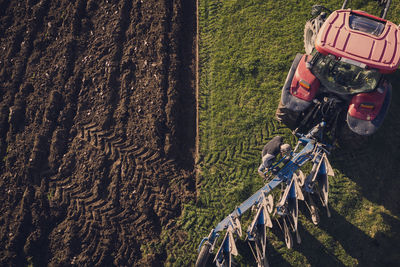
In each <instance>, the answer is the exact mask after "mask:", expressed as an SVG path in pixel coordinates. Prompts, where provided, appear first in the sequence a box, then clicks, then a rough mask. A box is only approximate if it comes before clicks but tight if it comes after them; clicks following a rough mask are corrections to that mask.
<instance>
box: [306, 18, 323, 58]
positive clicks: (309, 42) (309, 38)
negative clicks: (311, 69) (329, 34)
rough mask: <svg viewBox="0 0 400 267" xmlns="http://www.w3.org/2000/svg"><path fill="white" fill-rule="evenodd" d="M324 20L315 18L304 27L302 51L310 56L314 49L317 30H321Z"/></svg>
mask: <svg viewBox="0 0 400 267" xmlns="http://www.w3.org/2000/svg"><path fill="white" fill-rule="evenodd" d="M322 24H324V20H322V19H320V18H315V19H312V20H309V21H307V22H306V25H305V26H304V50H305V51H306V53H307V54H308V55H311V52H312V51H313V49H314V47H315V39H316V38H317V34H318V32H319V29H321V27H322Z"/></svg>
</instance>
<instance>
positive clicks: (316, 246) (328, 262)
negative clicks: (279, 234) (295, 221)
mask: <svg viewBox="0 0 400 267" xmlns="http://www.w3.org/2000/svg"><path fill="white" fill-rule="evenodd" d="M299 233H300V237H301V244H297V243H296V244H295V246H294V249H296V250H297V251H299V252H300V253H301V254H303V255H304V256H305V257H306V258H307V260H308V262H309V264H310V265H311V266H326V267H329V266H332V267H340V266H345V265H344V264H343V263H342V262H341V261H340V260H339V259H338V258H337V257H336V256H335V255H334V254H333V253H332V252H330V251H329V250H328V249H327V248H325V247H324V246H323V245H322V244H321V242H320V241H319V240H318V239H316V238H315V237H314V236H312V235H311V234H310V233H309V232H308V231H307V230H306V229H305V228H304V227H302V225H301V224H299ZM293 237H295V236H293Z"/></svg>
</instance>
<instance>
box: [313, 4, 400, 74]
mask: <svg viewBox="0 0 400 267" xmlns="http://www.w3.org/2000/svg"><path fill="white" fill-rule="evenodd" d="M315 48H316V49H317V50H318V51H319V52H320V53H322V54H332V55H335V56H337V57H341V58H342V57H343V58H347V59H350V60H354V61H357V62H360V63H362V64H365V65H367V66H369V67H371V68H376V69H378V70H379V71H380V72H382V73H391V72H394V71H395V70H396V69H397V68H398V66H399V63H400V28H399V27H398V26H397V25H395V24H394V23H392V22H390V21H387V20H384V19H381V18H378V17H375V16H372V15H369V14H367V13H365V12H362V11H352V10H350V9H347V10H337V11H334V12H333V13H332V14H331V15H330V16H329V17H328V18H327V20H326V21H325V23H324V24H323V25H322V27H321V29H320V31H319V33H318V35H317V38H316V41H315Z"/></svg>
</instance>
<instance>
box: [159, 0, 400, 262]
mask: <svg viewBox="0 0 400 267" xmlns="http://www.w3.org/2000/svg"><path fill="white" fill-rule="evenodd" d="M317 3H320V4H323V5H325V6H326V7H328V8H330V9H339V8H340V7H341V5H342V1H320V2H317V1H305V0H297V1H294V0H290V1H289V0H286V1H285V0H280V1H278V0H276V1H275V0H274V1H273V0H219V1H218V0H200V8H199V11H200V23H199V26H200V99H199V105H200V111H199V112H200V113H199V119H200V125H199V129H200V144H199V145H200V152H199V153H200V159H199V162H198V168H199V173H200V174H199V177H198V180H197V199H196V200H195V201H193V203H188V204H187V205H186V206H185V209H184V213H183V215H182V216H181V218H180V220H179V221H178V226H179V229H180V233H182V238H184V240H185V243H184V246H180V247H177V246H173V247H172V248H171V249H170V250H169V251H168V255H167V257H168V259H167V265H173V266H190V265H193V264H194V262H195V260H196V257H197V247H198V245H199V242H200V241H201V239H202V237H204V236H207V235H208V233H209V231H210V230H211V229H212V228H214V227H215V226H216V224H217V223H218V222H219V221H220V220H222V219H223V218H224V217H225V216H227V215H228V214H229V213H230V212H232V211H233V209H234V208H235V206H236V205H238V204H240V203H241V202H242V201H244V200H245V199H246V198H247V197H249V196H250V195H251V194H252V193H253V192H255V191H256V190H257V189H258V188H259V187H260V186H262V181H261V179H260V178H259V176H258V175H257V171H256V170H257V167H258V165H259V163H260V151H261V149H262V147H263V145H264V144H265V143H266V142H267V141H268V140H270V139H271V138H272V137H274V136H275V135H277V134H280V135H283V136H284V137H285V139H286V141H288V142H291V143H292V144H295V143H296V139H295V138H294V137H293V136H292V135H291V133H290V131H289V129H287V128H285V127H284V126H283V125H280V124H278V123H277V122H276V121H274V119H273V116H274V112H275V109H276V107H277V105H278V102H279V97H280V91H281V87H282V85H283V82H284V80H285V78H286V75H287V71H288V70H289V68H290V65H291V63H292V61H293V59H294V57H295V55H296V53H304V48H303V28H304V24H305V22H306V20H308V19H310V18H311V15H310V11H311V6H312V5H313V4H317ZM350 6H351V7H352V8H353V9H362V10H364V11H367V12H370V13H373V14H379V13H378V11H377V8H376V7H377V5H376V3H375V2H374V1H360V0H359V1H350ZM387 18H388V19H389V20H391V21H393V22H395V23H396V24H398V23H400V1H396V0H394V1H393V3H392V7H391V9H390V11H389V14H388V17H387ZM389 78H390V79H391V81H392V84H393V99H392V105H391V109H390V114H389V115H388V117H387V118H386V120H385V123H384V125H383V127H382V128H381V129H380V130H379V132H378V133H376V134H375V135H374V136H373V137H372V138H371V139H370V140H369V142H368V144H367V145H366V146H365V147H363V148H361V149H359V150H357V151H349V150H346V149H345V148H343V149H341V150H336V151H334V153H333V154H331V155H330V160H331V163H332V166H333V168H334V171H335V175H336V176H335V177H334V178H332V179H331V178H330V184H331V187H330V206H331V212H332V217H331V218H327V216H326V212H325V210H323V209H321V212H320V215H321V222H320V225H319V226H314V225H313V224H312V222H311V220H310V219H309V218H308V217H309V216H308V213H307V212H306V210H305V209H304V206H303V204H301V205H302V208H301V210H302V211H303V212H302V215H301V216H300V235H301V238H302V241H303V242H302V244H301V245H297V244H295V246H294V249H291V250H289V249H287V248H286V246H285V244H284V241H283V234H282V233H280V230H279V229H278V227H277V225H276V224H275V225H274V229H272V231H270V232H269V239H268V241H269V243H268V250H269V253H268V257H269V263H270V265H271V266H383V265H385V264H387V265H389V264H391V266H394V265H395V264H399V263H400V253H399V242H400V219H399V218H400V207H399V204H398V203H399V200H400V195H399V193H398V192H400V177H399V172H400V152H399V149H400V141H399V137H400V120H399V119H398V113H399V112H400V92H399V90H400V83H399V81H400V75H399V74H398V73H396V74H394V75H392V76H390V77H389ZM249 220H250V218H249V217H248V216H247V217H246V216H244V218H243V220H242V229H243V230H244V231H245V230H246V229H247V225H248V222H249ZM237 245H238V248H239V250H240V253H241V256H239V257H236V261H237V262H238V263H239V264H240V265H241V266H254V265H256V263H255V261H254V260H253V258H252V256H251V253H250V250H249V249H248V246H247V244H246V243H245V242H244V241H238V244H237Z"/></svg>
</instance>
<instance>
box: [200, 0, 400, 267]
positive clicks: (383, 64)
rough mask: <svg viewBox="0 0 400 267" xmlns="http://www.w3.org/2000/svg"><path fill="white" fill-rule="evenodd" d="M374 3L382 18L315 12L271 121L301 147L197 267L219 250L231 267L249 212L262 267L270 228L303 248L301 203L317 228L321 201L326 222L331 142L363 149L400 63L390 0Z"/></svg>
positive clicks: (214, 239) (214, 233) (206, 246)
mask: <svg viewBox="0 0 400 267" xmlns="http://www.w3.org/2000/svg"><path fill="white" fill-rule="evenodd" d="M377 2H378V3H379V5H380V6H381V7H382V11H381V14H380V17H377V16H374V15H370V14H368V13H366V12H364V11H359V10H351V9H348V8H347V3H348V0H345V1H344V3H343V5H342V7H341V9H339V10H336V11H331V10H329V9H328V8H326V7H324V6H321V5H315V6H313V8H312V12H311V13H312V16H313V18H312V19H310V20H308V21H307V22H306V24H305V28H304V48H305V54H297V55H296V57H295V59H294V61H293V63H292V66H291V68H290V70H289V73H288V75H287V78H286V81H285V83H284V86H283V88H282V91H281V99H280V103H279V105H278V108H277V110H276V114H275V116H276V119H277V120H278V121H280V122H282V123H284V124H285V125H286V126H287V127H288V128H290V129H291V130H294V131H293V133H294V134H296V135H297V137H298V138H299V141H298V144H297V146H296V147H295V149H294V150H293V152H291V155H290V156H288V157H287V158H285V157H284V158H283V159H282V160H281V161H280V162H278V163H277V165H276V166H275V168H270V169H272V170H273V171H272V172H269V173H268V177H269V178H268V179H266V181H265V185H264V186H263V187H262V188H260V189H259V190H258V191H257V192H256V193H254V194H253V195H252V196H250V197H249V198H248V199H247V200H246V201H244V202H243V203H241V204H240V205H239V206H238V207H237V208H236V209H235V210H234V211H233V212H232V213H231V214H229V215H228V216H227V217H226V218H225V219H223V220H222V221H221V222H219V223H218V224H217V226H216V227H215V228H214V229H212V230H211V232H210V233H209V235H208V237H206V238H204V239H203V240H202V241H201V243H200V246H199V255H198V258H197V261H196V266H205V265H206V263H207V262H208V258H209V256H210V254H211V253H213V252H214V250H215V248H216V247H217V246H219V248H218V250H217V252H216V254H215V257H214V260H213V262H214V263H215V264H216V265H217V266H231V265H232V263H233V262H234V258H233V256H237V255H238V250H237V247H236V244H235V240H237V238H238V237H241V236H242V228H241V224H240V220H239V218H240V217H241V216H242V215H243V214H244V213H245V212H246V211H248V210H250V209H251V211H252V212H253V213H254V217H253V220H252V222H251V224H250V225H249V227H248V229H247V231H246V237H245V239H246V240H247V242H248V243H249V245H250V248H251V252H252V254H253V256H254V258H255V260H256V262H257V264H258V266H259V267H261V266H269V265H268V261H267V255H266V254H267V253H266V252H267V251H266V250H267V249H266V248H267V229H268V228H272V227H273V223H272V222H273V221H276V225H277V226H278V227H279V228H280V229H281V231H282V232H283V235H284V240H285V243H286V246H287V247H288V248H292V247H293V244H294V241H293V237H292V235H293V234H294V235H295V238H296V241H297V243H299V244H300V243H301V237H300V234H299V232H298V213H299V201H300V202H304V203H305V206H306V207H307V209H308V210H309V213H310V217H311V220H312V222H313V223H314V224H315V225H317V224H318V223H319V214H318V210H319V209H318V208H317V206H316V203H318V202H321V203H322V206H323V207H324V208H325V209H326V213H327V216H328V217H330V212H329V206H328V193H329V181H328V176H333V174H334V173H333V170H332V167H331V165H330V163H329V161H328V155H329V153H330V150H331V148H332V144H333V143H334V141H333V140H338V141H339V142H343V143H348V145H350V146H352V145H360V144H362V143H361V140H365V139H363V138H362V137H363V136H364V137H365V136H369V135H371V134H373V133H375V132H376V131H377V130H378V129H379V128H380V127H381V125H382V123H383V121H384V119H385V117H386V115H387V112H388V110H389V105H390V102H391V95H392V85H391V84H390V82H389V80H388V79H387V78H386V75H387V74H390V73H393V72H395V71H396V70H397V69H398V67H399V64H400V26H397V25H395V24H394V23H393V22H390V21H388V20H386V15H387V13H388V10H389V7H390V4H391V0H379V1H377ZM327 140H330V141H327ZM346 140H347V141H348V142H346ZM309 162H310V163H311V164H310V165H312V167H311V166H309V167H311V171H310V172H309V173H308V175H307V176H306V175H304V173H303V171H302V170H301V169H305V167H306V166H304V165H305V164H306V163H309ZM279 165H282V167H281V168H279ZM303 166H304V167H303ZM302 167H303V168H302ZM279 189H280V190H279ZM273 195H274V196H275V197H274V196H273ZM318 199H319V200H318ZM275 201H276V204H274V202H275ZM222 232H224V233H225V235H224V237H223V239H222V242H220V241H218V239H219V237H220V235H221V233H222Z"/></svg>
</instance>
